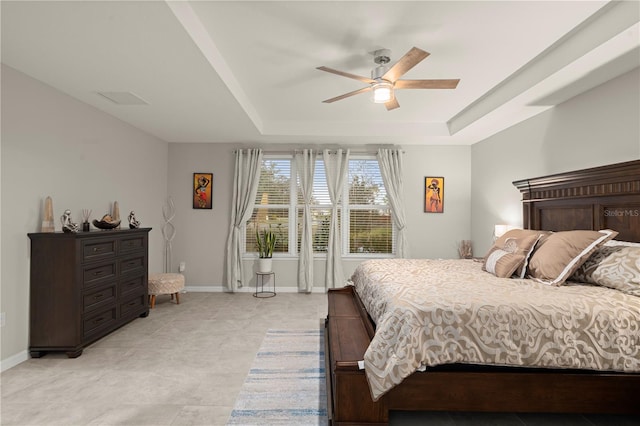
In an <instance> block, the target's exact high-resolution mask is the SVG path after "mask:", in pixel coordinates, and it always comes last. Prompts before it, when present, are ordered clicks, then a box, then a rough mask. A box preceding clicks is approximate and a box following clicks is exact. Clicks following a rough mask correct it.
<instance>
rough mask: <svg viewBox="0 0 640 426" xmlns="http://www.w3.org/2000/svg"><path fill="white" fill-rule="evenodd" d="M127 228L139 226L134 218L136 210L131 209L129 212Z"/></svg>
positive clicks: (138, 222)
mask: <svg viewBox="0 0 640 426" xmlns="http://www.w3.org/2000/svg"><path fill="white" fill-rule="evenodd" d="M129 228H130V229H137V228H140V221H139V220H138V219H136V212H134V211H133V210H131V213H129Z"/></svg>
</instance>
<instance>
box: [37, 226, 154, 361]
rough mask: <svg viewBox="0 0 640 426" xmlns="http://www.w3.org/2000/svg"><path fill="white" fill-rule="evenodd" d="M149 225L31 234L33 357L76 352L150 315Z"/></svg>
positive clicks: (70, 355)
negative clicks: (148, 283) (136, 227)
mask: <svg viewBox="0 0 640 426" xmlns="http://www.w3.org/2000/svg"><path fill="white" fill-rule="evenodd" d="M150 230H151V228H139V229H122V230H120V229H114V230H104V231H103V230H95V231H90V232H78V233H64V232H39V233H32V234H28V235H29V238H30V239H31V259H30V263H31V276H30V286H31V294H30V313H29V318H30V319H29V325H30V330H29V352H30V354H31V357H33V358H39V357H41V356H42V355H44V354H45V353H47V352H64V353H66V354H67V356H68V357H70V358H76V357H78V356H80V355H81V354H82V350H83V349H84V347H86V346H87V345H89V344H90V343H92V342H94V341H96V340H98V339H100V338H101V337H104V336H105V335H107V334H109V333H111V332H112V331H113V330H115V329H116V328H118V327H121V326H122V325H124V324H126V323H128V322H130V321H132V320H134V319H136V318H138V317H146V316H148V315H149V307H148V294H147V276H148V252H149V249H148V241H149V240H148V235H149V231H150Z"/></svg>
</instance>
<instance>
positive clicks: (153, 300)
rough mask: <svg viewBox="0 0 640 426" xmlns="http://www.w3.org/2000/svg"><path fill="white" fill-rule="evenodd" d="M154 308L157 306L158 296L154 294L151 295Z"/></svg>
mask: <svg viewBox="0 0 640 426" xmlns="http://www.w3.org/2000/svg"><path fill="white" fill-rule="evenodd" d="M154 306H156V295H155V294H152V295H151V309H153V307H154Z"/></svg>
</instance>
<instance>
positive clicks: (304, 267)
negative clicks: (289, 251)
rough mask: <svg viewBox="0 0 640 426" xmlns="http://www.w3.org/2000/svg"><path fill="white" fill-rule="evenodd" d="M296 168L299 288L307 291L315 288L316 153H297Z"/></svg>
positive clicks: (309, 151) (304, 151)
mask: <svg viewBox="0 0 640 426" xmlns="http://www.w3.org/2000/svg"><path fill="white" fill-rule="evenodd" d="M295 158H296V170H297V171H298V178H299V179H300V190H301V193H302V201H303V203H304V204H303V209H302V238H301V241H300V257H299V258H298V289H299V290H300V291H304V292H306V293H311V290H313V240H312V239H313V237H312V226H313V223H312V220H311V208H310V203H311V196H312V195H313V174H314V172H315V168H316V154H315V153H314V152H313V150H311V149H305V150H303V151H302V153H297V154H296V157H295Z"/></svg>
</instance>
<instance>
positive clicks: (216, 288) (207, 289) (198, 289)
mask: <svg viewBox="0 0 640 426" xmlns="http://www.w3.org/2000/svg"><path fill="white" fill-rule="evenodd" d="M184 291H185V292H187V293H189V292H190V293H224V292H226V288H225V287H223V286H221V285H212V286H209V285H206V286H185V287H184ZM254 291H256V288H255V287H252V286H247V287H242V288H239V289H238V291H236V293H253V292H254ZM311 292H312V293H326V291H325V289H324V287H314V288H313V290H312V291H311ZM276 293H300V291H299V290H298V288H297V287H276ZM302 294H306V293H302Z"/></svg>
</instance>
